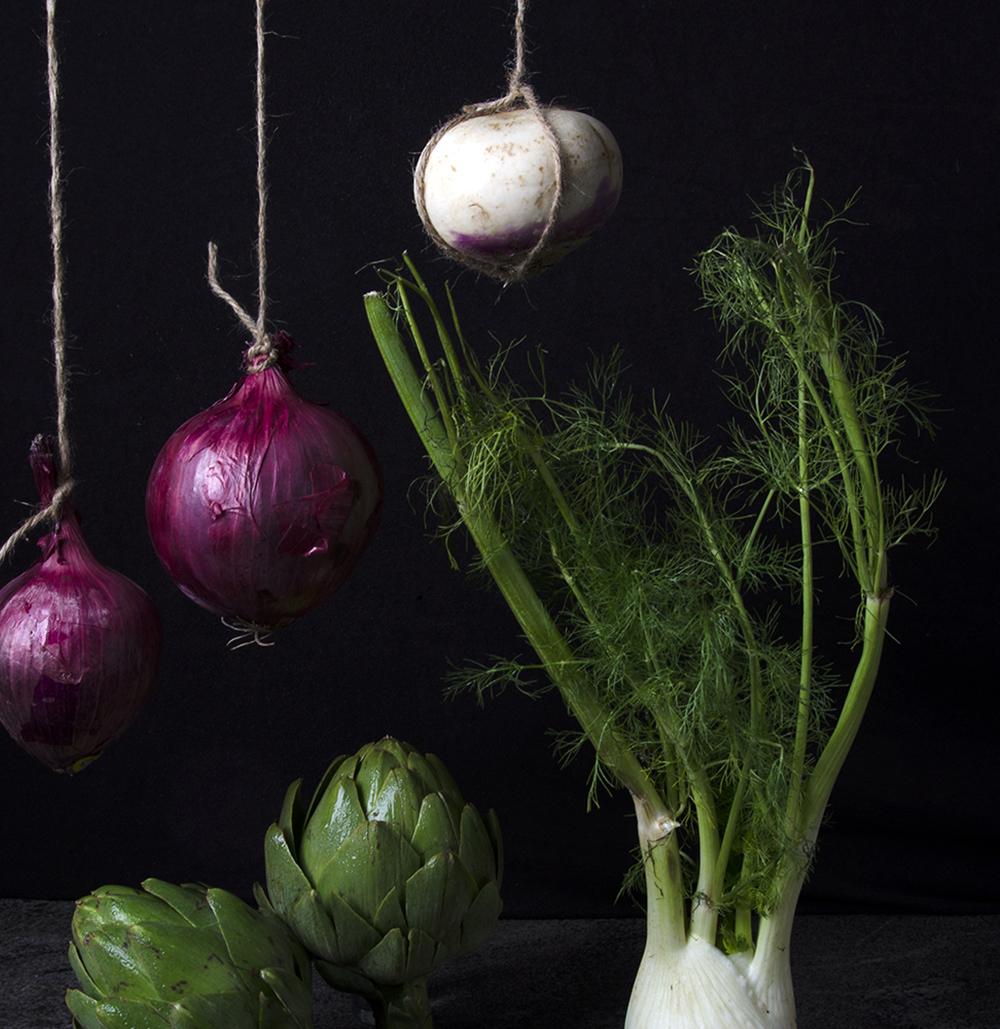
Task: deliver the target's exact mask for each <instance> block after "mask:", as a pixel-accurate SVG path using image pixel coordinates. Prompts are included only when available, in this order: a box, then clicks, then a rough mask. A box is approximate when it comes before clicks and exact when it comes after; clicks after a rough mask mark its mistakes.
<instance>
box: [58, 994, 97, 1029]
mask: <svg viewBox="0 0 1000 1029" xmlns="http://www.w3.org/2000/svg"><path fill="white" fill-rule="evenodd" d="M66 1007H68V1008H69V1010H70V1014H72V1016H73V1019H74V1021H73V1026H74V1029H76V1027H77V1026H79V1027H80V1029H106V1027H105V1025H104V1023H103V1022H102V1021H101V1019H100V1015H99V1014H98V1011H97V1008H98V1002H97V1001H96V1000H94V998H93V997H88V996H87V995H86V994H85V993H82V992H81V991H80V990H67V991H66Z"/></svg>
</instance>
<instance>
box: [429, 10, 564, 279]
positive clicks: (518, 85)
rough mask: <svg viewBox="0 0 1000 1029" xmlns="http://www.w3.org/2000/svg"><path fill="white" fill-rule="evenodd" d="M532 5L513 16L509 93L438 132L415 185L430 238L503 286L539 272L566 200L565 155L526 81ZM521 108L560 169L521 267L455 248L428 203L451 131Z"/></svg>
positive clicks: (472, 108) (468, 109)
mask: <svg viewBox="0 0 1000 1029" xmlns="http://www.w3.org/2000/svg"><path fill="white" fill-rule="evenodd" d="M527 7H528V0H517V14H516V16H515V18H514V63H513V65H512V66H511V69H510V73H509V74H508V76H507V92H506V93H505V94H504V96H502V97H498V98H497V99H496V100H487V101H485V102H483V103H479V104H468V105H467V106H465V107H463V108H462V110H461V111H459V113H458V114H456V115H455V116H454V117H453V118H452V119H451V120H450V121H447V122H445V124H444V125H442V126H441V128H439V129H438V130H437V132H435V133H434V135H433V136H431V138H430V139H429V140H428V141H427V145H426V146H425V147H424V149H423V152H422V153H421V155H420V159H419V160H418V161H417V166H416V168H415V169H414V172H413V175H414V180H415V183H416V189H415V190H414V199H415V201H416V205H417V212H418V213H419V214H420V220H421V221H422V222H423V223H424V228H425V229H426V230H427V235H428V236H430V237H431V239H432V240H433V241H434V244H435V245H436V246H437V248H438V249H439V250H440V251H441V252H442V253H444V254H445V255H446V256H447V257H450V258H452V259H453V260H455V261H458V262H460V263H461V264H464V265H466V266H467V267H470V268H473V269H474V270H475V271H478V272H482V273H483V274H484V275H489V276H490V277H491V278H494V279H500V280H501V281H502V282H504V283H507V284H510V283H512V282H520V281H521V280H522V279H525V278H527V277H528V276H529V275H531V274H532V273H533V272H534V271H536V270H538V265H539V258H540V257H541V254H542V252H543V251H544V249H545V246H546V244H547V243H548V241H549V237H550V236H551V235H552V230H553V229H554V228H555V224H556V219H557V217H558V214H559V205H560V203H561V201H562V195H563V164H562V152H561V150H560V148H559V139H558V137H557V136H556V134H555V131H554V129H553V128H552V123H551V122H550V121H549V118H548V114H547V113H546V109H545V108H544V107H543V106H542V105H541V104H540V103H539V102H538V97H537V96H536V95H535V91H534V89H533V88H532V87H531V85H530V84H529V83H528V82H527V81H526V79H527V74H528V72H527V65H526V61H525V51H526V46H525V33H524V16H525V12H526V10H527ZM518 108H525V109H527V110H529V111H531V113H532V114H533V115H534V116H535V117H536V118H537V119H538V123H539V125H540V126H541V129H542V132H543V133H544V135H545V139H546V140H547V142H548V144H549V146H550V147H551V148H552V156H553V162H554V171H555V190H554V192H553V194H552V202H551V204H549V211H548V214H547V216H546V219H545V224H544V226H543V227H542V234H541V235H540V236H539V237H538V240H537V241H536V242H535V245H534V246H533V247H532V248H531V249H530V250H529V251H528V253H527V254H526V255H525V256H524V258H523V259H522V260H521V261H519V262H517V263H516V264H514V265H511V263H510V261H503V260H495V259H494V260H491V259H490V258H485V257H475V256H472V255H470V254H467V253H465V252H464V251H461V250H457V249H455V247H453V246H452V245H451V244H450V243H449V242H448V241H447V240H446V239H444V238H443V237H442V236H441V234H440V233H439V232H438V231H437V229H435V228H434V225H433V224H432V223H431V220H430V218H429V217H428V215H427V207H426V204H425V202H424V189H425V186H426V182H425V175H426V170H427V162H428V160H429V159H430V155H431V153H432V151H433V150H434V148H435V147H436V146H437V144H438V143H439V142H440V140H441V137H442V136H444V135H445V133H446V132H449V131H450V130H451V129H453V128H454V127H455V126H456V125H461V124H462V122H465V121H469V120H470V119H471V118H479V117H481V116H483V115H489V114H500V113H503V112H504V111H512V110H516V109H518Z"/></svg>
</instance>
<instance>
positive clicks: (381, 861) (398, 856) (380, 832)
mask: <svg viewBox="0 0 1000 1029" xmlns="http://www.w3.org/2000/svg"><path fill="white" fill-rule="evenodd" d="M420 863H421V862H420V858H419V857H418V856H417V853H416V851H415V850H414V849H413V848H412V847H411V846H410V844H409V843H408V842H407V841H406V840H405V839H403V837H402V836H400V835H399V833H397V832H396V831H395V830H394V829H393V828H392V827H391V826H389V825H386V824H385V823H384V822H365V823H364V824H363V825H360V826H358V828H357V829H355V831H354V832H353V833H351V835H350V836H349V837H348V838H347V839H346V840H345V841H344V843H343V844H341V846H340V849H339V850H338V851H337V853H336V855H335V856H334V858H333V860H331V861H330V862H329V863H328V864H327V866H326V868H325V869H324V872H323V875H322V876H321V877H320V878H319V879H318V880H317V883H316V887H317V889H318V890H319V893H320V895H321V896H323V897H324V898H326V897H329V896H330V895H331V894H336V895H337V896H339V897H341V898H342V899H343V900H345V901H346V902H347V903H348V904H349V905H350V906H351V907H352V908H354V910H355V911H358V912H361V913H363V914H364V915H365V916H366V917H367V918H369V919H372V920H374V916H375V912H376V911H377V910H378V906H379V904H381V903H382V900H383V898H384V897H385V896H386V894H388V892H389V891H390V890H391V889H392V888H393V886H395V885H396V884H397V883H400V882H405V881H406V880H407V879H409V877H410V876H411V875H413V873H414V872H415V871H416V870H417V869H418V868H419V867H420Z"/></svg>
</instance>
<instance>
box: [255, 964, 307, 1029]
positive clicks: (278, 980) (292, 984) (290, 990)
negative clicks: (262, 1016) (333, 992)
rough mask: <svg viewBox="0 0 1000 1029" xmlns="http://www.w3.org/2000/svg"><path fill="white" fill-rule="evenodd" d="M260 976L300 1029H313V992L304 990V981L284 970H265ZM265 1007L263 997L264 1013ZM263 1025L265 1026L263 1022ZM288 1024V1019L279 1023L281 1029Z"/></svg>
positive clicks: (262, 1007) (262, 1006) (262, 1008)
mask: <svg viewBox="0 0 1000 1029" xmlns="http://www.w3.org/2000/svg"><path fill="white" fill-rule="evenodd" d="M260 975H261V978H262V979H263V980H264V982H265V983H267V985H268V987H270V989H271V992H272V993H273V994H274V996H275V997H276V998H277V999H278V1001H279V1002H280V1004H281V1007H282V1008H284V1010H285V1011H286V1012H287V1013H288V1014H289V1015H291V1017H292V1019H293V1021H294V1024H295V1025H296V1026H297V1027H298V1029H312V1025H313V1020H312V992H311V991H310V990H308V989H303V988H302V980H301V979H299V978H297V977H296V975H295V974H294V973H293V972H289V971H286V970H285V969H284V968H265V969H263V970H262V971H261V973H260ZM264 1006H265V1005H264V999H263V996H262V999H261V1011H262V1012H263V1010H264ZM261 1024H262V1025H263V1024H264V1023H263V1021H262V1023H261ZM287 1024H288V1021H287V1017H286V1019H285V1021H284V1022H280V1021H279V1022H278V1023H277V1025H278V1026H279V1027H281V1026H287Z"/></svg>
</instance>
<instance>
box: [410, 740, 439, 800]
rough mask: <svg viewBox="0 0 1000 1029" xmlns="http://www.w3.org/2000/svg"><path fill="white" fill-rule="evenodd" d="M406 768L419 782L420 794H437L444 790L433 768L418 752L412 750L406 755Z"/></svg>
mask: <svg viewBox="0 0 1000 1029" xmlns="http://www.w3.org/2000/svg"><path fill="white" fill-rule="evenodd" d="M406 767H407V769H408V770H409V772H410V773H411V774H412V775H414V776H416V777H417V778H418V779H419V780H420V782H421V784H422V785H423V790H422V791H421V792H422V793H438V792H440V791H441V790H443V789H444V788H445V784H444V783H442V781H441V777H440V776H439V775H438V773H437V771H436V770H435V768H434V766H433V765H432V764H431V763H430V762H429V761H428V760H427V758H426V757H425V756H424V755H423V754H421V753H420V751H419V750H412V751H410V753H409V754H407V755H406Z"/></svg>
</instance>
